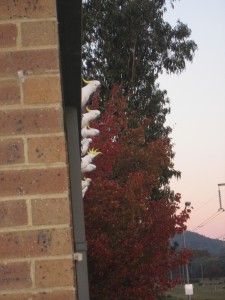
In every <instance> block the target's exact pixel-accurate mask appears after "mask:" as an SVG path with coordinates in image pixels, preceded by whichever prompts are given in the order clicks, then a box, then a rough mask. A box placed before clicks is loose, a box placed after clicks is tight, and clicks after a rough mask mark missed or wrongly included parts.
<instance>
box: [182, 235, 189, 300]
mask: <svg viewBox="0 0 225 300" xmlns="http://www.w3.org/2000/svg"><path fill="white" fill-rule="evenodd" d="M182 236H183V244H184V249H185V248H186V240H185V234H184V231H183V232H182ZM185 270H186V280H187V284H189V282H190V281H189V271H188V263H186V264H185ZM188 300H191V296H190V295H188Z"/></svg>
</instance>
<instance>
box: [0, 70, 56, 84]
mask: <svg viewBox="0 0 225 300" xmlns="http://www.w3.org/2000/svg"><path fill="white" fill-rule="evenodd" d="M45 77H58V78H60V73H59V72H58V73H41V74H29V75H28V74H25V75H24V79H25V80H26V78H28V79H30V78H45ZM10 80H14V81H19V79H18V76H16V77H15V76H8V77H7V76H5V77H0V83H1V82H2V81H10Z"/></svg>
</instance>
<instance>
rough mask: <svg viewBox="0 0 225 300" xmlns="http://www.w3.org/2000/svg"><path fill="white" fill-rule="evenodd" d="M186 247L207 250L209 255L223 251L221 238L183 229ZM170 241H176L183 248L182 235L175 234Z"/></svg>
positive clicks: (224, 247) (224, 249)
mask: <svg viewBox="0 0 225 300" xmlns="http://www.w3.org/2000/svg"><path fill="white" fill-rule="evenodd" d="M185 240H186V247H187V248H190V249H198V250H203V249H204V250H208V251H209V253H210V254H211V255H216V256H217V255H221V254H222V253H224V252H225V245H224V242H222V241H221V240H216V239H211V238H208V237H206V236H204V235H201V234H198V233H195V232H191V231H185ZM172 242H177V243H178V245H179V248H180V249H182V248H183V238H182V235H175V237H174V238H173V239H172Z"/></svg>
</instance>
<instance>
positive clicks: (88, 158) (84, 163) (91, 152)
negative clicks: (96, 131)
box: [81, 149, 102, 171]
mask: <svg viewBox="0 0 225 300" xmlns="http://www.w3.org/2000/svg"><path fill="white" fill-rule="evenodd" d="M99 154H102V153H101V152H99V151H98V150H97V149H96V150H95V149H91V150H89V151H88V154H87V155H85V156H84V157H82V158H81V171H82V170H83V169H85V168H86V167H87V166H88V165H89V164H91V163H92V161H93V159H94V158H95V157H96V156H97V155H99Z"/></svg>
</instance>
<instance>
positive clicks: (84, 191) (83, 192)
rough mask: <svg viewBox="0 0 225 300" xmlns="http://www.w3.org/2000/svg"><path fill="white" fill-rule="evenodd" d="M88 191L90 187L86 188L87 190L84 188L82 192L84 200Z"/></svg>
mask: <svg viewBox="0 0 225 300" xmlns="http://www.w3.org/2000/svg"><path fill="white" fill-rule="evenodd" d="M87 190H88V186H86V187H85V188H83V190H82V198H84V196H85V194H86V192H87Z"/></svg>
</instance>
